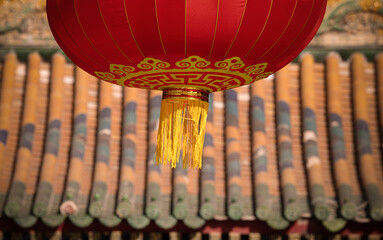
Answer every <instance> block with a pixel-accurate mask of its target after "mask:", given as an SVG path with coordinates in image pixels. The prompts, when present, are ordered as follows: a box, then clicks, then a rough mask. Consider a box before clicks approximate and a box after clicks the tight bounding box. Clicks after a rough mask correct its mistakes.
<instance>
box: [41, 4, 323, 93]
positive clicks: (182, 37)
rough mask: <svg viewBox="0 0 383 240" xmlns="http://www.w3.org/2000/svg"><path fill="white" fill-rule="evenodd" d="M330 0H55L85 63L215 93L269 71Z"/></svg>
mask: <svg viewBox="0 0 383 240" xmlns="http://www.w3.org/2000/svg"><path fill="white" fill-rule="evenodd" d="M325 6H326V0H185V1H179V0H150V1H149V0H129V1H128V0H96V1H90V0H73V1H68V0H48V1H47V11H48V19H49V23H50V26H51V29H52V32H53V35H54V37H55V38H56V40H57V42H58V44H59V45H60V47H61V48H62V49H63V51H64V52H65V53H66V54H67V56H68V57H69V58H70V59H71V60H72V61H73V62H74V63H75V64H77V65H78V66H79V67H81V68H83V69H84V70H85V71H87V72H88V73H90V74H93V75H95V76H97V77H98V78H100V79H102V80H105V81H108V82H112V83H116V84H120V85H123V86H128V87H137V88H146V89H159V90H163V89H167V88H174V87H190V86H191V87H193V88H197V89H202V90H205V91H207V92H215V91H220V90H225V89H229V88H234V87H239V86H241V85H245V84H249V83H251V82H254V81H256V80H259V79H262V78H265V77H267V76H269V75H270V74H272V73H274V72H275V71H277V70H278V69H280V68H282V67H283V66H284V65H286V64H287V63H289V62H290V61H291V60H293V59H294V58H295V57H296V56H297V55H298V54H299V53H300V51H302V50H303V48H304V47H305V46H306V45H307V44H308V43H309V41H310V40H311V39H312V38H313V36H314V35H315V33H316V31H317V29H318V28H319V25H320V22H321V20H322V18H323V15H324V12H325Z"/></svg>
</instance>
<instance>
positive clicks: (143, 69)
mask: <svg viewBox="0 0 383 240" xmlns="http://www.w3.org/2000/svg"><path fill="white" fill-rule="evenodd" d="M267 66H268V63H260V64H256V65H251V66H247V67H246V66H245V63H244V62H243V61H242V60H241V59H240V58H239V57H232V58H228V59H225V60H223V61H218V62H215V63H214V64H213V63H212V62H210V61H207V60H206V59H204V58H202V57H199V56H189V57H187V58H185V59H183V60H181V61H178V62H176V63H175V64H173V65H172V64H170V63H168V62H165V61H162V60H159V59H155V58H145V59H144V60H142V61H141V62H140V63H139V64H137V65H136V66H127V65H121V64H111V65H110V67H109V72H95V73H94V74H95V75H96V76H97V77H99V78H100V79H102V80H104V81H108V82H112V83H115V84H119V85H123V86H127V87H136V88H145V89H158V90H163V89H166V88H173V87H188V86H189V87H195V88H199V89H203V90H205V91H208V92H216V91H222V90H226V89H230V88H235V87H239V86H242V85H246V84H250V83H252V82H254V81H257V80H260V79H262V78H266V77H268V76H269V75H271V74H272V73H273V72H271V71H269V72H265V70H266V69H267Z"/></svg>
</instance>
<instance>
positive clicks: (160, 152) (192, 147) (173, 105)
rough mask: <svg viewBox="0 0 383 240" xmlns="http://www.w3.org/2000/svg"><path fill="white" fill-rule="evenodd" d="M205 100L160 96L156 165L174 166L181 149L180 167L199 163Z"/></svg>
mask: <svg viewBox="0 0 383 240" xmlns="http://www.w3.org/2000/svg"><path fill="white" fill-rule="evenodd" d="M208 108H209V103H208V102H204V101H200V100H196V99H170V98H169V99H162V102H161V115H160V122H159V127H158V135H157V151H156V162H157V165H158V164H159V163H162V164H163V165H167V164H168V163H169V164H171V167H172V168H175V167H176V165H177V163H178V162H179V158H180V153H181V150H182V159H183V165H182V166H183V167H184V168H186V167H188V166H189V167H193V168H194V167H196V166H198V167H199V168H201V166H202V151H203V142H204V138H205V128H206V118H207V112H208Z"/></svg>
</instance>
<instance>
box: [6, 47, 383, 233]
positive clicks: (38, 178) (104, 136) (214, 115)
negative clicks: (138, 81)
mask: <svg viewBox="0 0 383 240" xmlns="http://www.w3.org/2000/svg"><path fill="white" fill-rule="evenodd" d="M382 63H383V55H379V56H378V57H377V60H376V62H367V61H366V60H365V59H364V58H363V55H360V54H355V55H353V57H352V58H351V59H350V60H349V61H346V62H344V61H342V60H341V59H340V57H338V56H337V55H336V54H335V53H331V54H329V55H328V57H327V60H326V62H314V60H313V57H312V56H311V55H309V54H306V55H303V56H302V58H301V60H300V62H299V63H292V64H289V65H288V66H286V67H285V68H284V69H283V70H281V71H280V72H278V73H277V74H275V75H272V76H270V77H269V78H267V79H264V80H262V81H259V82H256V83H254V84H252V85H248V86H243V87H241V88H238V89H235V90H230V91H226V92H217V93H213V94H211V95H212V96H211V98H210V104H211V108H210V110H209V114H210V115H209V119H208V124H207V130H206V133H207V137H206V140H205V147H204V161H205V164H204V165H203V169H202V170H198V169H187V170H186V171H184V170H182V169H171V168H170V166H159V167H157V166H156V165H155V163H154V159H153V154H152V153H153V152H152V151H153V149H155V142H156V131H157V130H156V129H157V128H156V125H157V122H158V116H159V115H158V112H159V106H160V100H161V93H160V92H154V91H152V92H149V91H146V90H139V89H129V88H123V87H120V86H115V85H110V84H108V83H105V82H100V81H99V80H97V79H95V78H94V77H92V76H90V75H88V74H87V73H85V72H83V71H82V70H81V69H79V68H77V67H76V66H74V65H72V64H71V63H67V62H65V58H64V56H62V55H60V54H55V55H53V56H52V61H50V62H44V61H42V60H41V58H40V56H39V55H38V53H32V54H30V55H29V60H28V61H27V62H19V61H17V56H16V54H14V53H9V54H8V55H7V57H6V58H5V61H4V62H3V63H2V64H1V65H0V71H1V72H2V75H1V89H0V91H1V95H0V96H1V107H0V116H1V119H0V140H1V141H0V212H1V213H2V214H5V215H6V216H7V217H10V218H13V219H14V221H15V222H16V223H17V224H19V225H20V226H23V227H29V226H32V225H33V224H35V222H36V221H37V219H39V218H40V219H41V220H42V222H43V223H44V224H46V225H48V226H56V225H60V224H61V223H62V222H63V221H65V219H68V220H67V221H71V222H72V223H73V224H74V225H77V226H80V227H85V226H88V225H89V224H91V223H92V222H93V220H94V219H98V220H99V221H100V222H101V223H102V224H103V225H104V226H107V227H113V226H115V225H118V224H119V223H120V222H121V221H127V223H128V224H129V225H131V226H132V227H133V228H136V229H142V228H144V227H146V226H147V225H148V224H149V223H150V221H151V220H152V221H153V222H154V223H155V224H156V225H158V226H159V227H161V228H163V229H169V228H172V227H173V226H174V225H175V224H177V222H183V223H184V224H185V225H186V226H187V227H189V228H191V229H195V228H200V227H202V226H204V225H205V224H206V221H207V220H210V219H213V220H216V221H227V220H244V221H255V220H261V221H266V222H267V224H268V225H269V226H270V227H271V228H273V229H284V228H286V227H288V225H289V223H290V222H295V221H297V220H300V219H315V218H317V219H318V220H320V221H322V222H323V225H324V226H325V227H326V228H327V229H329V230H330V231H337V230H339V229H341V228H342V227H343V226H344V225H345V224H346V222H347V221H355V222H368V221H382V220H383V196H382V193H383V174H382V155H381V154H382V152H381V151H382V132H383V120H382V119H383V115H382V113H383V108H382V107H383V104H378V103H379V102H380V103H382V102H383V92H382V89H383V88H382V86H383V67H382ZM379 114H381V115H380V117H379ZM235 123H238V124H235ZM229 136H230V139H229Z"/></svg>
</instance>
